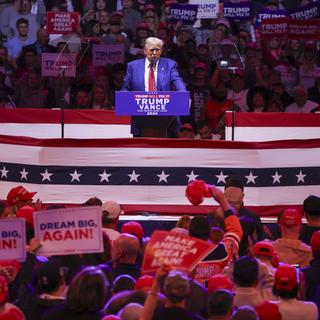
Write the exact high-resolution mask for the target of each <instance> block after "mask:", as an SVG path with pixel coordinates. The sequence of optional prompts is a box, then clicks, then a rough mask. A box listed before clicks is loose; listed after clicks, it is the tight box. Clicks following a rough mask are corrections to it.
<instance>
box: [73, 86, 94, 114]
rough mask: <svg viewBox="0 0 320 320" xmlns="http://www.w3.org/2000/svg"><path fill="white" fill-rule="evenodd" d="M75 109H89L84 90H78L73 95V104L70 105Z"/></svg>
mask: <svg viewBox="0 0 320 320" xmlns="http://www.w3.org/2000/svg"><path fill="white" fill-rule="evenodd" d="M72 107H73V108H75V109H90V98H89V94H88V92H87V91H85V90H81V89H80V90H78V91H77V92H76V95H75V97H74V104H73V106H72Z"/></svg>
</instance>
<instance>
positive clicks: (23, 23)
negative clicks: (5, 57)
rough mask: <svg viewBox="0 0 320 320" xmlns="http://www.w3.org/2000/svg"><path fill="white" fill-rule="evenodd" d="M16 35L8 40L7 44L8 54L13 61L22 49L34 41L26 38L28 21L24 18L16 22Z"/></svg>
mask: <svg viewBox="0 0 320 320" xmlns="http://www.w3.org/2000/svg"><path fill="white" fill-rule="evenodd" d="M16 27H17V30H18V34H17V35H16V36H15V37H13V38H12V39H9V40H8V42H7V48H8V54H9V56H10V57H12V58H13V59H17V58H18V56H19V54H20V52H21V50H22V48H23V47H24V46H27V45H29V44H32V43H33V42H34V39H32V38H30V37H29V36H28V30H29V21H28V20H27V19H24V18H20V19H18V20H17V22H16Z"/></svg>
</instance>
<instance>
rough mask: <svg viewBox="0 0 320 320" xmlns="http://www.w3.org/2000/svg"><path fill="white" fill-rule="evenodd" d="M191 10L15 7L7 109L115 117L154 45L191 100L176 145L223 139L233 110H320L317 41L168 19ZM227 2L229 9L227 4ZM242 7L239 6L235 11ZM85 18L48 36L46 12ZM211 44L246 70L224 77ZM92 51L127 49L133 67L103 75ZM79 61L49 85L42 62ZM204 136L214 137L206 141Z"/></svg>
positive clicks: (9, 31) (128, 2)
mask: <svg viewBox="0 0 320 320" xmlns="http://www.w3.org/2000/svg"><path fill="white" fill-rule="evenodd" d="M176 2H177V3H188V1H186V0H179V1H175V0H165V1H149V0H146V1H145V0H139V1H134V0H122V1H120V0H118V1H117V0H85V1H77V0H72V1H68V0H44V1H43V0H38V1H32V0H15V1H13V2H12V3H6V2H5V1H4V2H3V4H2V5H1V6H2V9H1V11H0V31H1V42H2V43H1V45H0V107H2V108H15V107H17V108H53V107H55V108H59V107H66V108H75V109H76V108H78V109H114V104H115V101H114V97H115V91H117V90H120V89H121V87H122V85H123V79H124V77H125V73H126V64H127V62H129V61H132V60H134V59H139V58H142V57H144V51H143V48H144V42H145V39H146V38H148V37H150V36H156V37H158V38H160V39H162V40H163V41H164V48H163V53H162V55H163V56H164V57H168V58H171V59H173V60H175V61H176V62H177V64H178V68H179V71H180V74H181V76H182V78H183V80H184V82H185V83H186V85H187V88H188V90H189V91H190V93H191V100H192V105H191V111H190V116H189V117H183V118H182V119H181V120H182V121H181V123H182V124H184V123H187V124H191V126H189V127H188V126H187V127H184V128H181V130H180V132H177V136H179V137H184V138H186V137H187V138H193V137H196V138H197V137H199V138H205V139H221V138H222V139H223V136H224V133H223V129H224V120H223V114H224V112H225V111H226V110H229V109H234V108H235V110H237V111H249V112H282V111H284V112H314V111H316V110H317V108H318V106H319V103H320V65H319V47H318V44H317V42H315V41H308V40H306V41H301V40H294V39H293V40H288V39H272V40H263V39H261V38H259V33H257V32H256V31H257V30H256V28H255V26H256V24H255V20H256V15H254V18H253V19H252V20H247V21H242V22H236V21H234V20H228V19H226V18H224V17H223V14H222V13H219V14H218V18H216V19H201V20H198V22H197V24H196V26H189V25H184V24H183V23H182V22H181V21H179V22H177V23H172V22H171V21H170V20H168V19H167V14H168V10H169V8H170V5H172V4H173V3H176ZM222 2H223V1H222ZM236 2H237V1H236ZM310 2H312V1H308V0H307V1H306V0H302V1H299V0H297V1H278V0H271V1H265V0H259V1H253V12H254V13H255V14H256V13H257V12H259V10H261V9H263V8H268V9H275V10H277V9H292V8H294V7H296V8H297V7H299V6H303V5H306V4H308V3H310ZM48 11H76V12H79V13H80V15H81V23H80V29H79V30H78V33H76V34H65V35H49V34H48V32H47V31H46V12H48ZM212 43H219V44H225V45H230V44H235V45H236V46H237V48H238V51H239V53H240V54H241V56H242V58H243V61H244V65H245V69H241V70H237V71H236V72H232V71H230V70H223V69H221V68H218V67H217V64H216V61H215V59H213V53H212V51H213V47H212V45H211V44H212ZM93 44H123V45H124V48H125V61H124V64H119V63H117V64H114V65H106V66H96V65H94V64H93V61H92V46H93ZM54 52H56V53H61V52H63V53H69V52H72V53H76V54H77V71H76V77H75V78H69V77H64V76H63V72H61V74H60V76H58V77H42V76H41V54H42V53H54ZM201 131H205V134H201Z"/></svg>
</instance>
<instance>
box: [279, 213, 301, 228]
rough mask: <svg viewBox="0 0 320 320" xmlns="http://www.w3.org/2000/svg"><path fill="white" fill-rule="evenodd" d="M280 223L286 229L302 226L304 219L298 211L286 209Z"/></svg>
mask: <svg viewBox="0 0 320 320" xmlns="http://www.w3.org/2000/svg"><path fill="white" fill-rule="evenodd" d="M279 223H280V224H281V225H283V226H286V227H294V226H300V225H301V224H302V217H301V214H300V212H299V211H298V210H297V209H286V210H284V211H283V214H282V216H281V218H280V221H279Z"/></svg>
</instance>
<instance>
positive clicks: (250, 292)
mask: <svg viewBox="0 0 320 320" xmlns="http://www.w3.org/2000/svg"><path fill="white" fill-rule="evenodd" d="M258 275H259V264H258V261H257V260H256V259H253V258H251V257H248V256H243V257H240V258H239V259H237V260H236V261H235V263H234V268H233V281H234V284H235V286H236V289H235V297H234V305H235V306H236V307H241V306H244V305H249V306H252V307H255V306H257V305H259V304H261V303H262V302H263V301H264V300H263V297H262V295H261V293H260V291H259V290H258V288H257V286H258V280H259V279H258Z"/></svg>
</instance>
